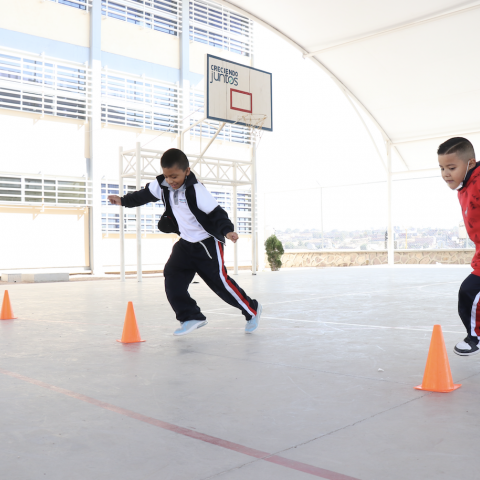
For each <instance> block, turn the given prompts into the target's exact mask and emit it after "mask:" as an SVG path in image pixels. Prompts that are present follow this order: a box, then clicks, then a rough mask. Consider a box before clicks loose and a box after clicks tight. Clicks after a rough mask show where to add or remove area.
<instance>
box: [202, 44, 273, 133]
mask: <svg viewBox="0 0 480 480" xmlns="http://www.w3.org/2000/svg"><path fill="white" fill-rule="evenodd" d="M205 65H206V67H205V110H206V116H207V118H210V119H212V120H218V121H220V122H228V123H236V124H238V125H245V116H249V115H252V116H254V117H257V118H258V117H260V116H262V115H265V116H266V118H265V121H264V122H263V129H264V130H268V131H272V130H273V119H272V74H271V73H268V72H264V71H262V70H258V69H257V68H253V67H247V66H246V65H242V64H240V63H236V62H231V61H230V60H225V59H224V58H220V57H215V56H214V55H209V54H207V55H206V59H205Z"/></svg>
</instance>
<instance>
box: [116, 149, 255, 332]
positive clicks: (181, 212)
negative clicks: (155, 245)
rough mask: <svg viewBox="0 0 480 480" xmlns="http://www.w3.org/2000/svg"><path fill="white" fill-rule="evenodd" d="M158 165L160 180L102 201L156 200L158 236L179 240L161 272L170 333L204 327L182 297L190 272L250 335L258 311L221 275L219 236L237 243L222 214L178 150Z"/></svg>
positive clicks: (195, 307)
mask: <svg viewBox="0 0 480 480" xmlns="http://www.w3.org/2000/svg"><path fill="white" fill-rule="evenodd" d="M160 164H161V166H162V169H163V175H159V176H158V177H157V181H156V182H152V183H148V184H147V185H146V186H145V188H144V189H143V190H139V191H137V192H133V193H127V194H126V195H125V196H124V197H121V198H120V197H119V196H117V195H109V197H108V199H109V200H110V203H112V204H115V205H122V206H124V207H127V208H132V207H139V206H140V205H145V204H146V203H150V202H156V201H158V200H160V199H162V200H163V203H164V205H165V213H164V214H163V215H162V218H161V220H160V222H159V224H158V228H159V229H160V230H161V231H162V232H164V233H176V234H178V235H180V240H179V241H178V242H177V243H176V244H175V245H174V247H173V250H172V254H171V255H170V258H169V260H168V262H167V263H166V265H165V269H164V273H163V275H164V277H165V291H166V293H167V298H168V301H169V302H170V305H171V306H172V308H173V310H174V311H175V314H176V316H177V320H179V321H180V322H181V326H180V328H178V329H177V330H175V332H174V333H173V334H174V335H186V334H187V333H190V332H191V331H193V330H196V329H197V328H200V327H203V326H204V325H206V324H207V323H208V322H207V319H206V318H205V316H204V315H203V313H202V312H201V311H200V308H199V307H198V305H197V303H196V302H195V300H194V299H193V298H192V297H190V295H189V293H188V287H189V285H190V283H191V282H192V280H193V277H194V276H195V273H198V275H199V276H200V277H201V278H202V280H203V281H204V282H205V283H206V284H207V285H208V286H209V287H210V288H211V289H212V290H213V291H214V292H215V293H216V294H217V295H218V296H219V297H220V298H221V299H222V300H224V301H225V302H227V303H228V304H229V305H232V307H236V308H238V309H240V310H241V311H242V313H243V315H244V316H245V318H246V320H247V325H246V327H245V332H246V333H252V332H253V331H255V330H256V329H257V328H258V322H259V319H260V315H261V313H262V306H261V305H260V304H259V303H258V302H257V301H256V300H252V299H251V298H249V297H248V296H247V295H246V293H245V292H244V291H243V290H242V289H241V288H240V287H239V286H238V285H237V283H236V282H235V281H234V280H232V279H231V278H230V277H229V276H228V275H227V270H226V268H225V265H224V259H223V245H224V244H225V237H227V238H228V239H229V240H231V241H232V242H233V243H235V242H236V241H237V240H238V235H237V234H236V233H235V232H234V226H233V224H232V222H231V221H230V219H229V218H228V215H227V212H225V210H223V208H222V207H220V206H219V205H218V203H217V201H216V200H215V198H213V196H212V195H211V194H210V192H209V191H208V190H207V189H206V188H205V187H204V186H203V185H202V184H201V183H199V182H197V179H196V178H195V175H194V174H193V173H192V172H191V170H190V167H189V162H188V158H187V156H186V155H185V154H184V153H183V152H182V151H181V150H178V149H176V148H171V149H170V150H167V151H166V152H165V153H164V154H163V156H162V159H161V162H160Z"/></svg>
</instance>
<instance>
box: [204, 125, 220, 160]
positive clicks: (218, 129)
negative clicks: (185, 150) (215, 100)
mask: <svg viewBox="0 0 480 480" xmlns="http://www.w3.org/2000/svg"><path fill="white" fill-rule="evenodd" d="M224 126H225V122H222V123H220V125H219V126H218V128H217V131H216V132H215V135H214V136H213V137H212V138H211V139H210V141H209V142H208V143H207V146H206V147H205V148H204V149H203V151H202V153H201V154H200V156H199V157H197V158H198V159H200V158H203V156H204V155H205V154H206V153H207V150H208V149H209V148H210V145H211V144H212V143H213V142H214V141H215V139H216V138H217V137H218V135H219V133H220V132H221V131H222V129H223V127H224Z"/></svg>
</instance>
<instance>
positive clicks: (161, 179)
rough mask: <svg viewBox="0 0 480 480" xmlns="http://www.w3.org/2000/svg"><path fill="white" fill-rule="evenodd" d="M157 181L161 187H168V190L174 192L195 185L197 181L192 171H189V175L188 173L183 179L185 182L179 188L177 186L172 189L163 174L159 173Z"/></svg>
mask: <svg viewBox="0 0 480 480" xmlns="http://www.w3.org/2000/svg"><path fill="white" fill-rule="evenodd" d="M157 182H158V184H159V185H160V186H161V187H164V188H168V190H169V191H170V192H175V191H177V192H181V191H182V190H185V189H187V188H188V187H191V186H192V185H195V184H196V183H198V181H197V177H196V176H195V174H194V173H193V172H192V171H190V175H188V177H187V178H186V179H185V182H184V183H183V185H182V186H181V187H180V188H177V189H176V190H175V189H173V188H172V187H171V186H170V185H169V184H168V182H167V181H166V180H165V175H159V176H158V177H157Z"/></svg>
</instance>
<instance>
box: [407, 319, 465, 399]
mask: <svg viewBox="0 0 480 480" xmlns="http://www.w3.org/2000/svg"><path fill="white" fill-rule="evenodd" d="M461 386H462V385H458V384H454V383H453V379H452V372H451V371H450V363H449V362H448V356H447V349H446V348H445V341H444V340H443V333H442V327H441V326H440V325H434V326H433V333H432V340H431V341H430V350H429V351H428V358H427V365H426V367H425V373H424V375H423V382H422V384H421V385H419V386H418V387H415V388H416V389H417V390H427V391H429V392H443V393H447V392H453V390H456V389H457V388H460V387H461Z"/></svg>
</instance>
